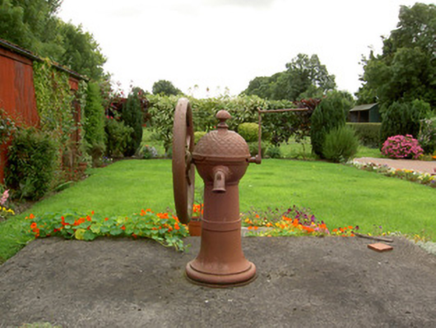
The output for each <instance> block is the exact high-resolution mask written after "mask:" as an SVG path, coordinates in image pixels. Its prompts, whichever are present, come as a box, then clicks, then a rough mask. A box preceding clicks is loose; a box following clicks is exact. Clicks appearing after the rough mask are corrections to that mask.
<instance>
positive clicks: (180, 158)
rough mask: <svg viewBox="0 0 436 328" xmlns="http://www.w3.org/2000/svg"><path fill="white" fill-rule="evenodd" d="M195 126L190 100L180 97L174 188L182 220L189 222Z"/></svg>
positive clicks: (192, 189)
mask: <svg viewBox="0 0 436 328" xmlns="http://www.w3.org/2000/svg"><path fill="white" fill-rule="evenodd" d="M193 150H194V127H193V124H192V109H191V105H190V103H189V100H188V99H186V98H181V99H179V101H178V103H177V106H176V111H175V115H174V125H173V161H172V165H173V189H174V203H175V206H176V212H177V216H178V218H179V220H180V222H182V223H184V224H187V223H189V221H190V219H191V216H192V206H193V204H194V191H195V181H194V180H195V166H194V164H193V162H192V155H191V154H192V151H193Z"/></svg>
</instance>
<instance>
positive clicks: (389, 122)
mask: <svg viewBox="0 0 436 328" xmlns="http://www.w3.org/2000/svg"><path fill="white" fill-rule="evenodd" d="M429 111H430V104H429V103H427V102H425V101H423V100H418V99H415V100H414V101H412V102H397V101H396V102H393V103H392V104H391V105H389V106H383V107H382V108H381V110H380V113H381V116H382V125H381V131H380V137H381V141H382V142H383V141H385V140H386V139H387V138H389V137H392V136H396V135H406V134H410V135H413V136H417V135H418V134H419V127H420V121H421V120H422V119H424V118H425V115H426V113H428V112H429Z"/></svg>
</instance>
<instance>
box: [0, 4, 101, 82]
mask: <svg viewBox="0 0 436 328" xmlns="http://www.w3.org/2000/svg"><path fill="white" fill-rule="evenodd" d="M61 4H62V0H32V1H29V0H0V38H2V39H5V40H8V41H10V42H12V43H15V44H17V45H19V46H20V47H23V48H25V49H27V50H30V51H32V52H34V53H35V54H36V55H38V56H40V57H48V58H50V59H51V60H53V61H55V62H57V63H59V64H61V65H65V66H69V67H70V68H71V69H72V70H74V71H76V72H77V73H80V74H82V75H87V76H88V77H90V78H92V79H95V80H98V79H100V78H101V77H102V75H103V68H102V66H103V64H104V63H105V61H106V58H105V57H104V56H103V55H102V54H101V51H100V49H99V46H98V44H97V42H96V41H95V40H94V38H93V36H92V35H91V34H89V33H85V32H83V31H82V27H81V26H79V27H75V26H74V25H72V24H69V23H64V22H63V21H62V20H60V19H59V18H58V17H57V16H56V13H57V11H58V10H59V8H60V6H61Z"/></svg>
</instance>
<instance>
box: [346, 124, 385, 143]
mask: <svg viewBox="0 0 436 328" xmlns="http://www.w3.org/2000/svg"><path fill="white" fill-rule="evenodd" d="M347 125H348V126H351V127H352V128H353V129H354V130H355V131H356V135H357V136H358V138H359V140H360V142H361V143H362V144H363V145H364V146H367V147H372V148H378V147H380V130H381V123H347Z"/></svg>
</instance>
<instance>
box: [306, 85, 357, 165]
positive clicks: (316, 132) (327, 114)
mask: <svg viewBox="0 0 436 328" xmlns="http://www.w3.org/2000/svg"><path fill="white" fill-rule="evenodd" d="M350 106H351V104H350V103H349V101H348V100H347V99H346V98H344V96H343V95H342V94H341V93H340V92H332V93H330V94H329V95H328V96H327V97H326V98H324V99H323V100H322V101H321V102H320V104H319V105H318V106H317V107H316V108H315V111H314V112H313V114H312V117H311V129H310V140H311V143H312V151H313V152H314V153H315V154H316V155H318V156H320V157H321V158H323V157H324V153H323V151H322V147H323V145H324V140H325V136H326V135H327V134H328V133H329V132H330V130H332V129H335V128H338V127H341V126H344V125H345V119H346V112H348V110H349V109H350V108H351V107H350ZM348 107H350V108H348Z"/></svg>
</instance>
